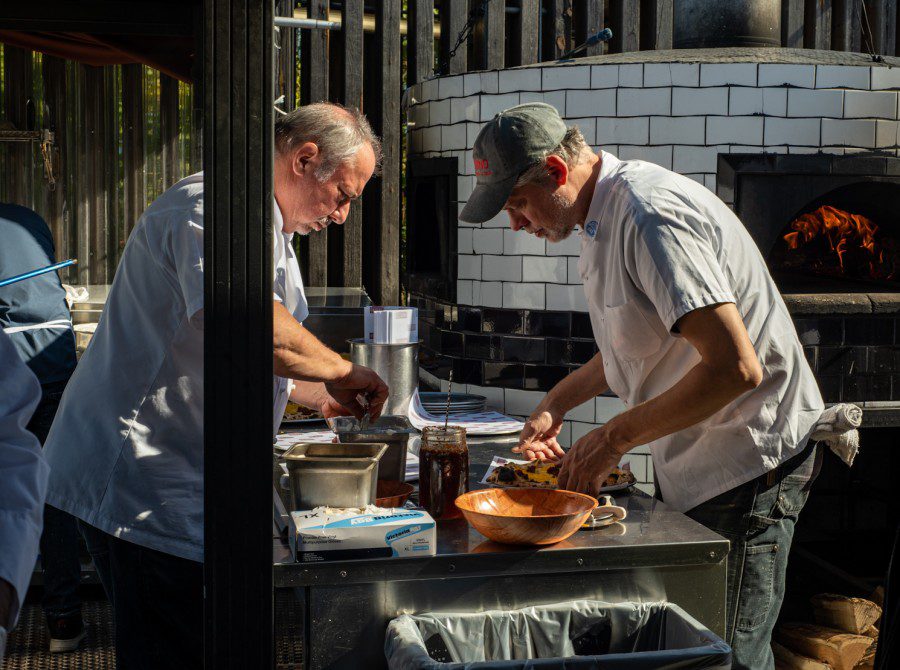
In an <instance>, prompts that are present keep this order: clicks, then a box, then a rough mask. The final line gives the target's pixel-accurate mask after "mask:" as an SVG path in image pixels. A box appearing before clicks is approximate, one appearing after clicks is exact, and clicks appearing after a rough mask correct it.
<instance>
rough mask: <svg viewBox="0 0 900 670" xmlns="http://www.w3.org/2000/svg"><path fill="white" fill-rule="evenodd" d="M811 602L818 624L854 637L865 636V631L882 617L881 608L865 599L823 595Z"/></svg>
mask: <svg viewBox="0 0 900 670" xmlns="http://www.w3.org/2000/svg"><path fill="white" fill-rule="evenodd" d="M810 602H811V603H812V606H813V616H814V617H815V620H816V623H817V624H819V625H821V626H828V627H829V628H836V629H837V630H840V631H844V632H845V633H852V634H854V635H865V634H866V633H865V631H866V630H867V629H868V628H869V627H870V626H872V625H873V624H874V623H875V622H876V621H878V619H879V618H880V617H881V608H880V607H879V606H878V605H876V604H875V603H873V602H872V601H871V600H865V599H864V598H848V597H847V596H841V595H836V594H834V593H821V594H819V595H817V596H813V597H812V599H811V600H810ZM876 635H877V632H876Z"/></svg>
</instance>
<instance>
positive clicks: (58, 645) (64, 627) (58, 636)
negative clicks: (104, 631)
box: [47, 613, 85, 654]
mask: <svg viewBox="0 0 900 670" xmlns="http://www.w3.org/2000/svg"><path fill="white" fill-rule="evenodd" d="M47 628H49V629H50V653H51V654H56V653H60V652H65V651H74V650H76V649H78V645H79V644H81V641H82V640H83V639H84V636H85V632H84V622H83V621H82V620H81V613H78V614H73V615H71V616H67V617H60V618H58V619H48V620H47Z"/></svg>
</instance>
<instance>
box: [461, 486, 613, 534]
mask: <svg viewBox="0 0 900 670" xmlns="http://www.w3.org/2000/svg"><path fill="white" fill-rule="evenodd" d="M456 506H457V507H458V508H459V509H460V511H461V512H462V513H463V516H464V517H465V518H466V521H468V522H469V523H470V524H472V526H473V527H474V528H475V530H477V531H478V532H479V533H481V534H482V535H484V536H485V537H486V538H488V539H491V540H494V541H495V542H502V543H504V544H555V543H557V542H560V541H561V540H565V539H566V538H567V537H569V536H570V535H572V533H574V532H575V531H576V530H578V529H579V528H580V527H581V524H583V523H584V521H585V519H587V517H588V515H589V514H590V513H591V510H593V509H594V508H595V507H596V506H597V501H596V500H595V499H594V498H592V497H591V496H588V495H584V494H583V493H574V492H572V491H560V490H556V489H523V488H518V489H517V488H509V489H483V490H480V491H470V492H469V493H464V494H463V495H461V496H459V497H458V498H457V499H456Z"/></svg>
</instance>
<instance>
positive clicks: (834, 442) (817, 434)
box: [810, 403, 863, 467]
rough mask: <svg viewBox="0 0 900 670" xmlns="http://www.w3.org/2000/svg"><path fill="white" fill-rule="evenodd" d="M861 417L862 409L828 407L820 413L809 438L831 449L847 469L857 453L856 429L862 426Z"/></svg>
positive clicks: (842, 406)
mask: <svg viewBox="0 0 900 670" xmlns="http://www.w3.org/2000/svg"><path fill="white" fill-rule="evenodd" d="M862 416H863V411H862V408H860V407H858V406H857V405H851V404H849V403H841V404H839V405H834V406H832V407H829V408H828V409H826V410H825V411H824V412H822V416H821V417H819V421H818V423H816V425H815V427H814V428H813V432H812V435H811V436H810V437H811V439H813V440H816V441H821V442H824V443H825V444H827V445H828V446H829V447H831V450H832V451H833V452H834V453H835V454H836V455H837V457H838V458H840V459H841V460H842V461H844V463H846V464H847V466H848V467H849V466H851V465H853V460H854V459H855V458H856V454H857V453H858V452H859V431H858V430H857V428H859V427H860V425H862Z"/></svg>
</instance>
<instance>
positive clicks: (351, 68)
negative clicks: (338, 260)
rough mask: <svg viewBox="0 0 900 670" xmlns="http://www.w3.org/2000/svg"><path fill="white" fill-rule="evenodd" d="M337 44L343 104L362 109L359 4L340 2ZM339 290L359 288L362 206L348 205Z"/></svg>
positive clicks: (360, 0)
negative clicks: (340, 54)
mask: <svg viewBox="0 0 900 670" xmlns="http://www.w3.org/2000/svg"><path fill="white" fill-rule="evenodd" d="M341 44H342V47H343V51H344V82H343V91H342V93H343V95H342V97H343V100H344V104H345V105H347V106H349V107H355V108H356V109H362V97H363V0H344V5H343V7H342V8H341ZM342 232H343V268H342V269H343V281H342V282H341V283H342V285H343V286H356V287H359V286H362V283H363V282H362V241H363V232H362V203H361V202H358V201H357V202H353V203H351V204H350V213H349V214H348V215H347V220H346V221H345V222H344V225H343V231H342Z"/></svg>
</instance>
